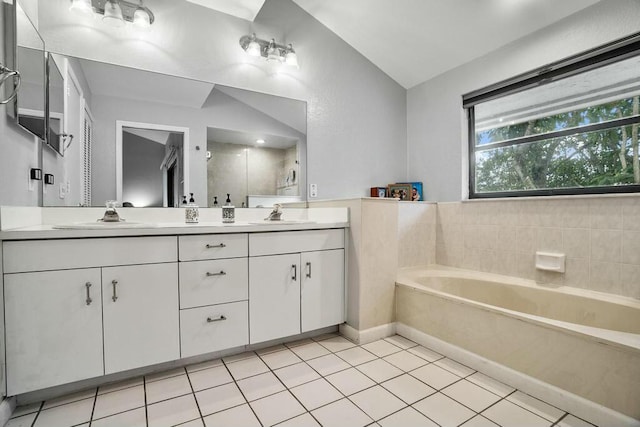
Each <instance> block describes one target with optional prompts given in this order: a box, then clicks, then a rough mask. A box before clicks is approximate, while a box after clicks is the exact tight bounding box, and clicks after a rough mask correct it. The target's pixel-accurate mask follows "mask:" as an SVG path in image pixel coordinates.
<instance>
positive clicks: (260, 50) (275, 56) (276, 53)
mask: <svg viewBox="0 0 640 427" xmlns="http://www.w3.org/2000/svg"><path fill="white" fill-rule="evenodd" d="M240 46H241V47H242V49H244V51H245V52H247V54H248V55H249V56H254V57H259V56H261V57H263V58H265V59H266V60H267V61H269V62H276V63H282V64H285V65H288V66H290V67H293V68H299V66H298V55H296V51H295V50H293V46H292V45H291V43H289V44H288V45H286V46H285V45H283V44H279V43H278V42H276V40H275V39H271V40H268V41H267V40H263V39H259V38H257V37H256V35H255V33H254V34H248V35H245V36H242V37H240Z"/></svg>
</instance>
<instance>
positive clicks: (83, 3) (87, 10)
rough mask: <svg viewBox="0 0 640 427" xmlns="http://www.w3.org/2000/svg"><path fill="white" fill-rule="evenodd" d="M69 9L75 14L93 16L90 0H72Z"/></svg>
mask: <svg viewBox="0 0 640 427" xmlns="http://www.w3.org/2000/svg"><path fill="white" fill-rule="evenodd" d="M69 10H70V11H71V12H73V13H75V14H78V15H81V16H84V17H87V18H88V17H91V16H93V7H91V0H72V2H71V6H69Z"/></svg>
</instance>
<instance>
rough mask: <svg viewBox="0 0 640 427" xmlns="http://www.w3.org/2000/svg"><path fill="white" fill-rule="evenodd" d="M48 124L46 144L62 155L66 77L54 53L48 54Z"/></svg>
mask: <svg viewBox="0 0 640 427" xmlns="http://www.w3.org/2000/svg"><path fill="white" fill-rule="evenodd" d="M47 112H48V114H49V116H48V117H47V125H48V127H49V130H48V134H47V140H46V141H45V142H46V145H47V147H49V148H51V149H52V150H53V151H55V152H56V153H58V154H60V155H61V156H62V155H64V143H65V141H64V138H63V131H62V124H63V122H64V79H63V77H62V72H61V71H60V67H59V66H58V64H57V63H56V60H55V56H54V55H47Z"/></svg>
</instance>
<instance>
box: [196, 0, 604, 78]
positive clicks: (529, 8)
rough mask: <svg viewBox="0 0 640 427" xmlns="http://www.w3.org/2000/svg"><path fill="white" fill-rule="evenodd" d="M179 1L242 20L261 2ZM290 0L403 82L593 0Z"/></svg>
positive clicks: (530, 30) (458, 61)
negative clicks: (195, 4) (198, 5)
mask: <svg viewBox="0 0 640 427" xmlns="http://www.w3.org/2000/svg"><path fill="white" fill-rule="evenodd" d="M187 1H190V2H192V3H197V4H200V5H203V6H206V7H209V8H212V9H215V10H218V11H221V12H224V13H228V14H232V15H235V16H238V17H241V18H244V19H249V20H252V19H253V18H251V19H250V18H246V16H250V15H253V16H254V18H255V16H256V15H257V13H258V12H259V9H260V7H261V6H262V3H263V2H264V0H187ZM293 1H294V2H295V3H297V4H298V5H299V6H300V7H302V8H303V9H304V10H305V11H307V12H308V13H309V14H310V15H312V16H313V17H314V18H315V19H317V20H318V21H320V22H321V23H322V24H324V25H325V26H326V27H328V28H329V29H330V30H331V31H333V32H334V33H335V34H337V35H338V36H339V37H340V38H342V39H343V40H344V41H345V42H347V43H348V44H349V45H351V46H352V47H353V48H355V49H356V50H357V51H359V52H360V53H361V54H362V55H364V56H365V57H366V58H367V59H369V60H370V61H371V62H373V63H374V64H375V65H376V66H378V67H379V68H380V69H381V70H382V71H384V72H385V73H386V74H388V75H389V76H390V77H391V78H392V79H394V80H395V81H396V82H398V83H399V84H400V85H402V86H403V87H405V88H407V89H408V88H410V87H413V86H415V85H417V84H419V83H422V82H424V81H426V80H429V79H431V78H432V77H435V76H437V75H438V74H441V73H443V72H445V71H448V70H451V69H453V68H455V67H457V66H459V65H462V64H464V63H466V62H469V61H471V60H473V59H475V58H478V57H480V56H483V55H485V54H487V53H489V52H491V51H493V50H495V49H497V48H499V47H501V46H504V45H506V44H508V43H510V42H512V41H515V40H517V39H519V38H521V37H524V36H526V35H528V34H531V33H533V32H535V31H537V30H540V29H542V28H544V27H546V26H548V25H551V24H553V23H554V22H557V21H559V20H560V19H562V18H565V17H567V16H569V15H571V14H574V13H576V12H578V11H579V10H581V9H584V8H586V7H588V6H591V5H593V4H595V3H597V2H598V1H599V0H561V1H559V0H331V1H327V0H293ZM234 9H236V12H234V11H233V10H234ZM355 22H357V24H356V25H354V23H355ZM298 54H301V53H300V52H298Z"/></svg>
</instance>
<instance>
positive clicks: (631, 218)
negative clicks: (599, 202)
mask: <svg viewBox="0 0 640 427" xmlns="http://www.w3.org/2000/svg"><path fill="white" fill-rule="evenodd" d="M622 228H624V229H625V230H640V197H632V198H631V197H630V198H627V199H625V200H623V201H622Z"/></svg>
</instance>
